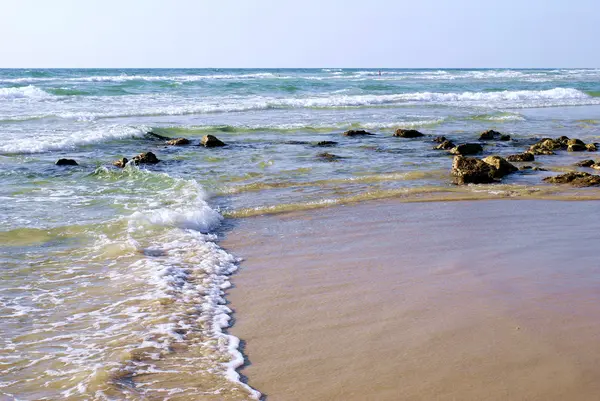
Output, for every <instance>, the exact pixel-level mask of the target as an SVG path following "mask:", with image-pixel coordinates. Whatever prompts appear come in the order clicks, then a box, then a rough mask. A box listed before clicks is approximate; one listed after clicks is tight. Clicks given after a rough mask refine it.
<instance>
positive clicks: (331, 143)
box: [315, 141, 338, 147]
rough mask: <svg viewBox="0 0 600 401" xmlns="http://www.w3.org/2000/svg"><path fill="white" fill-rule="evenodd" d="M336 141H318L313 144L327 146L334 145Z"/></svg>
mask: <svg viewBox="0 0 600 401" xmlns="http://www.w3.org/2000/svg"><path fill="white" fill-rule="evenodd" d="M337 144H338V143H337V142H335V141H320V142H317V143H315V146H321V147H328V146H335V145H337Z"/></svg>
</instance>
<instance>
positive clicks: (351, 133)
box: [344, 129, 375, 136]
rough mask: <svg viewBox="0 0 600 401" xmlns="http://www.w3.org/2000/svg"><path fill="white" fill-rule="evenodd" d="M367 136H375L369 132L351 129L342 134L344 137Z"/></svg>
mask: <svg viewBox="0 0 600 401" xmlns="http://www.w3.org/2000/svg"><path fill="white" fill-rule="evenodd" d="M367 135H375V134H372V133H370V132H367V131H365V130H362V129H351V130H348V131H346V132H344V136H367Z"/></svg>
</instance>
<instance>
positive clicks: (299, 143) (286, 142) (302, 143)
mask: <svg viewBox="0 0 600 401" xmlns="http://www.w3.org/2000/svg"><path fill="white" fill-rule="evenodd" d="M284 143H285V144H286V145H310V142H308V141H285V142H284Z"/></svg>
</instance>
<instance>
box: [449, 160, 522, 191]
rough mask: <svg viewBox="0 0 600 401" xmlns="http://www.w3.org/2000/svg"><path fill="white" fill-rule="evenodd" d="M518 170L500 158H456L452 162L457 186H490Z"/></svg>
mask: <svg viewBox="0 0 600 401" xmlns="http://www.w3.org/2000/svg"><path fill="white" fill-rule="evenodd" d="M517 170H518V169H517V168H516V167H515V166H513V165H512V164H510V163H509V162H508V161H506V160H505V159H504V158H502V157H500V156H488V157H486V158H484V159H478V158H475V157H465V156H461V155H458V156H455V157H454V160H453V161H452V172H451V174H452V176H453V179H454V183H455V184H459V185H463V184H489V183H492V182H494V181H495V180H496V179H500V178H502V177H504V176H505V175H507V174H510V173H513V172H515V171H517Z"/></svg>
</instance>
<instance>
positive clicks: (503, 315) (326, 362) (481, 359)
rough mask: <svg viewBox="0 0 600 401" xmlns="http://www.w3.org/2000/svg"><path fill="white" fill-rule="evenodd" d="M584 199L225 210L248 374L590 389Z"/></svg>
mask: <svg viewBox="0 0 600 401" xmlns="http://www.w3.org/2000/svg"><path fill="white" fill-rule="evenodd" d="M598 205H599V204H598V203H597V202H559V201H480V202H437V203H411V204H407V203H399V202H395V201H385V202H372V203H365V204H360V205H351V206H340V207H335V208H329V209H323V210H318V211H311V212H306V213H293V214H286V215H275V216H264V217H257V218H249V219H240V220H236V221H234V225H235V228H234V229H233V230H231V231H230V232H228V234H227V238H226V239H225V240H224V241H222V243H221V244H222V245H223V246H224V247H226V248H227V249H228V250H230V251H232V252H233V253H235V254H236V255H237V256H240V257H243V258H244V259H245V260H244V261H243V262H242V264H241V269H240V271H239V272H238V273H237V274H235V275H234V277H233V283H234V285H235V287H234V288H232V289H230V290H229V294H228V299H229V300H230V302H231V305H230V306H231V307H232V308H233V309H234V310H235V324H234V326H233V328H232V329H231V333H232V334H234V335H236V336H238V337H240V338H241V339H242V340H243V341H244V342H245V350H244V352H245V354H246V356H247V358H248V360H249V366H247V367H246V368H245V369H243V370H242V372H241V373H242V374H243V375H245V376H247V377H248V384H250V385H251V386H252V387H254V388H256V389H258V390H259V391H261V392H263V393H264V394H265V395H266V397H267V399H268V400H269V401H281V400H346V401H351V400H362V401H364V400H378V401H384V400H423V401H431V400H456V401H468V400H477V401H482V400H486V401H490V400H540V401H542V400H543V401H551V400H557V401H558V400H561V401H564V400H570V401H574V400H585V401H590V400H597V399H600V347H598V344H599V343H600V259H599V258H598V253H597V249H598V239H600V234H599V233H598V227H600V224H599V223H600V215H599V214H598V213H597V210H598Z"/></svg>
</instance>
